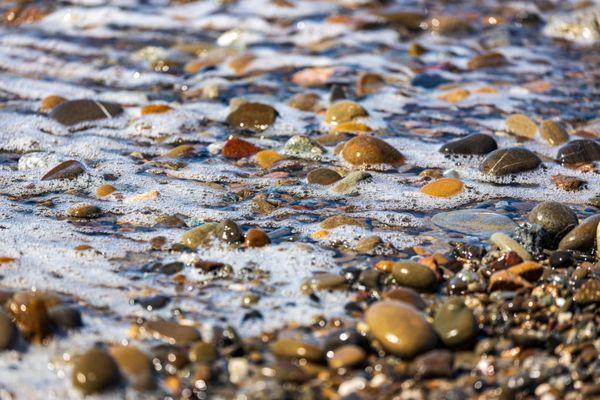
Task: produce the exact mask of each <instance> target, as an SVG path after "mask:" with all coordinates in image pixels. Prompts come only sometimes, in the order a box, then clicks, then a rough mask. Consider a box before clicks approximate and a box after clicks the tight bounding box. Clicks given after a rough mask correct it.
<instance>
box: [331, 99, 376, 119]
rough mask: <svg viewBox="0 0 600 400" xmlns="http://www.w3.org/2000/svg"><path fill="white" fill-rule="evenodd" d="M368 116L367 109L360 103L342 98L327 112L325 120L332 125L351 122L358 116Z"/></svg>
mask: <svg viewBox="0 0 600 400" xmlns="http://www.w3.org/2000/svg"><path fill="white" fill-rule="evenodd" d="M366 116H368V113H367V111H366V110H365V109H364V108H363V107H362V106H361V105H360V104H358V103H355V102H353V101H349V100H341V101H337V102H335V103H333V104H332V105H331V106H330V107H329V108H328V109H327V113H326V114H325V122H327V123H328V124H331V125H337V124H342V123H344V122H350V121H352V120H353V119H355V118H358V117H366Z"/></svg>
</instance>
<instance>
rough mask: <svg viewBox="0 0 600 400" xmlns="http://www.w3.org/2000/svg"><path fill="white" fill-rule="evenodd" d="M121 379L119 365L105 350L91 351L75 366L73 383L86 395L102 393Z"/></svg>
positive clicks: (80, 358) (79, 358)
mask: <svg viewBox="0 0 600 400" xmlns="http://www.w3.org/2000/svg"><path fill="white" fill-rule="evenodd" d="M119 379H120V376H119V369H118V367H117V364H116V363H115V361H114V360H113V359H112V357H111V356H110V355H108V353H107V352H105V351H104V350H100V349H91V350H89V351H88V352H86V353H85V354H83V355H81V356H79V357H77V358H76V360H75V363H74V364H73V371H72V373H71V381H72V382H73V386H75V387H76V388H77V389H79V390H80V391H81V392H83V393H84V394H92V393H97V392H101V391H103V390H105V389H108V388H110V387H111V386H114V385H116V384H117V383H118V382H119Z"/></svg>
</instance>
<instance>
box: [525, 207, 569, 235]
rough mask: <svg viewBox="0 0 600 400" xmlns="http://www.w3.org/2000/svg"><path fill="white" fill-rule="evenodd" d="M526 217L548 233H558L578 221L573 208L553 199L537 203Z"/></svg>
mask: <svg viewBox="0 0 600 400" xmlns="http://www.w3.org/2000/svg"><path fill="white" fill-rule="evenodd" d="M528 219H529V222H531V223H532V224H538V225H540V226H541V227H542V228H544V229H545V230H546V231H548V232H550V233H559V232H561V231H563V230H565V229H566V228H568V227H569V226H575V225H577V223H578V222H579V220H578V219H577V215H575V213H574V212H573V210H571V209H570V208H569V207H567V206H565V205H564V204H561V203H557V202H555V201H546V202H543V203H540V204H538V205H537V206H535V207H534V208H533V210H531V212H530V213H529V216H528Z"/></svg>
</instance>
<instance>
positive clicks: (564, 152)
mask: <svg viewBox="0 0 600 400" xmlns="http://www.w3.org/2000/svg"><path fill="white" fill-rule="evenodd" d="M556 159H557V161H558V162H559V163H561V164H575V163H589V162H594V161H600V144H598V142H596V141H595V140H590V139H578V140H573V141H570V142H568V143H567V144H565V145H563V146H562V147H561V148H560V149H559V150H558V153H557V155H556Z"/></svg>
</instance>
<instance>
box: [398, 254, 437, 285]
mask: <svg viewBox="0 0 600 400" xmlns="http://www.w3.org/2000/svg"><path fill="white" fill-rule="evenodd" d="M392 275H394V279H396V282H398V284H399V285H400V286H407V287H410V288H413V289H417V290H421V291H429V290H432V289H433V288H434V287H435V283H436V281H437V278H436V276H435V274H434V273H433V271H432V270H431V269H429V268H428V267H426V266H425V265H423V264H419V263H417V262H414V261H400V262H397V263H395V264H394V265H393V267H392Z"/></svg>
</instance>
